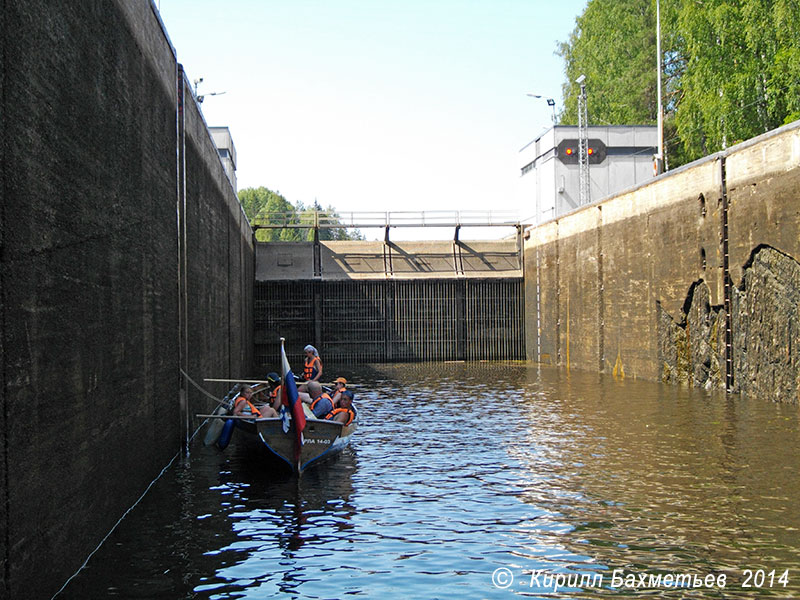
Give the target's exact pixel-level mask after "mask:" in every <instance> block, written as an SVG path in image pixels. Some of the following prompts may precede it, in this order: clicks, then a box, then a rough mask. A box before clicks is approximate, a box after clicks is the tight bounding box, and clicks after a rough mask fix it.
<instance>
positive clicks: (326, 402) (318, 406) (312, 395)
mask: <svg viewBox="0 0 800 600" xmlns="http://www.w3.org/2000/svg"><path fill="white" fill-rule="evenodd" d="M307 387H308V392H298V394H297V397H298V398H299V399H300V400H302V401H303V402H305V403H306V404H310V405H311V411H312V412H313V413H314V416H315V417H316V418H317V419H323V418H325V415H327V414H328V413H329V412H331V411H332V410H333V401H332V400H331V397H330V396H329V395H328V394H326V393H325V392H323V391H322V386H321V385H320V384H319V381H309V382H308V384H307Z"/></svg>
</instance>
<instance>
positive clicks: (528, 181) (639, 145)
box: [519, 125, 658, 224]
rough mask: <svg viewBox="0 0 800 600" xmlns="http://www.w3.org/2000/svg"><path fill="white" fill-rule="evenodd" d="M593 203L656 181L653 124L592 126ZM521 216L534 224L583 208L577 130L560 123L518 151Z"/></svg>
mask: <svg viewBox="0 0 800 600" xmlns="http://www.w3.org/2000/svg"><path fill="white" fill-rule="evenodd" d="M588 139H589V153H590V155H589V182H590V186H589V190H590V194H589V196H590V197H589V201H590V202H594V201H596V200H601V199H602V198H605V197H606V196H611V195H614V194H616V193H618V192H621V191H622V190H624V189H626V188H629V187H631V186H634V185H637V184H639V183H642V182H644V181H647V180H648V179H651V178H652V177H653V155H654V154H655V153H656V151H657V146H658V130H657V128H656V127H655V126H644V125H609V126H604V127H601V126H590V127H588ZM519 164H520V171H521V175H520V184H519V190H520V202H521V207H522V210H521V213H522V214H523V215H524V216H525V217H526V220H527V217H529V216H530V217H531V219H530V221H531V222H532V223H535V224H539V223H543V222H545V221H549V220H550V219H554V218H556V217H559V216H561V215H563V214H566V213H568V212H570V211H572V210H575V209H576V208H578V207H579V206H580V193H579V190H580V167H579V164H578V127H577V126H574V125H556V126H555V127H552V128H551V129H548V130H547V131H545V132H544V133H543V134H542V135H541V136H539V137H538V138H536V139H535V140H533V141H532V142H531V143H530V144H528V145H527V146H525V147H524V148H522V150H520V151H519Z"/></svg>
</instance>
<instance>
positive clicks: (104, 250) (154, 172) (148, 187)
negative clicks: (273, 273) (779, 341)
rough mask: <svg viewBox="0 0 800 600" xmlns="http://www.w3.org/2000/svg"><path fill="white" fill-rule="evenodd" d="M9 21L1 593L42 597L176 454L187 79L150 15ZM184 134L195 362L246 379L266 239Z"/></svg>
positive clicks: (143, 6)
mask: <svg viewBox="0 0 800 600" xmlns="http://www.w3.org/2000/svg"><path fill="white" fill-rule="evenodd" d="M3 6H4V10H3V11H2V22H0V26H2V31H3V36H2V42H0V43H1V44H2V51H0V56H2V57H3V65H2V69H0V73H2V78H1V79H0V81H1V82H2V83H1V84H0V85H2V95H0V98H2V105H1V106H0V123H2V136H0V138H2V153H3V155H2V162H1V163H0V164H1V165H2V167H0V168H1V169H2V173H1V174H0V175H1V176H2V211H1V212H0V214H1V215H2V217H0V218H1V219H2V240H3V242H2V244H3V245H2V255H1V259H0V292H1V293H2V313H3V314H2V320H1V321H2V323H3V329H2V332H1V333H2V341H1V342H0V343H1V344H2V374H3V381H2V384H3V385H2V402H3V411H2V415H3V417H2V420H0V431H1V432H2V433H0V440H2V453H3V455H2V460H3V464H2V471H3V476H2V480H0V489H2V492H1V493H0V534H1V535H2V537H1V538H0V539H2V540H3V544H2V560H3V570H2V578H3V581H2V584H0V590H1V591H0V596H2V597H4V598H5V597H7V598H23V597H24V598H41V597H50V596H51V595H52V594H53V593H55V592H56V591H57V590H58V589H59V588H60V587H61V585H62V584H63V583H64V582H65V580H66V579H67V577H69V576H70V575H71V574H72V573H73V572H75V570H76V569H77V568H78V567H79V566H80V565H81V564H82V563H83V561H84V560H85V558H86V557H87V556H88V554H89V553H90V552H91V551H92V550H93V549H94V548H95V546H96V545H97V544H98V543H99V542H100V540H102V539H103V537H104V536H105V535H106V533H107V532H108V531H109V529H110V528H111V527H112V526H113V525H114V523H115V522H116V521H117V520H118V519H119V517H120V516H121V515H122V514H123V513H124V512H125V510H126V509H127V508H128V507H129V506H131V504H132V503H133V502H134V501H135V500H136V499H137V498H138V497H139V496H140V495H141V493H142V492H143V491H144V490H145V489H146V487H147V485H148V483H149V482H150V481H151V480H152V479H153V478H154V477H155V476H156V475H157V474H158V473H159V472H160V471H161V469H162V468H163V467H164V466H165V465H166V464H167V463H168V462H169V461H170V459H171V458H172V457H173V456H174V455H175V454H176V452H177V451H178V450H179V448H180V443H181V435H180V434H181V426H180V419H179V404H178V387H179V382H180V373H179V361H178V356H179V344H178V341H179V318H178V308H179V295H178V279H179V278H178V272H179V263H178V253H177V247H178V227H177V221H176V202H177V199H178V193H177V190H178V170H177V164H178V160H177V157H178V151H179V150H180V149H181V148H182V145H181V144H180V143H179V139H178V133H177V127H176V123H177V90H178V80H177V62H176V56H175V53H174V51H173V49H172V47H171V46H170V44H169V42H168V40H167V37H166V35H165V33H164V31H163V30H162V27H161V24H160V21H159V19H158V17H157V15H156V12H155V8H154V5H153V4H152V3H150V2H147V1H136V2H128V1H123V0H114V1H107V2H93V1H87V2H45V1H40V0H26V1H25V2H22V1H18V0H7V1H6V2H5V3H4V5H3ZM189 97H191V96H189ZM198 119H199V120H198ZM187 129H188V130H190V131H191V132H192V133H191V140H190V144H189V146H190V147H191V148H192V149H193V150H192V152H193V154H192V157H187V169H188V170H187V180H188V181H189V182H190V187H191V191H190V192H189V194H188V198H189V202H190V203H192V204H193V205H194V204H196V205H197V214H194V215H191V216H190V218H189V219H188V220H187V234H188V236H190V237H191V240H190V246H189V249H190V251H189V253H188V257H189V261H188V263H187V267H188V270H189V271H190V275H189V277H188V282H189V284H190V285H191V286H192V287H191V291H190V293H189V295H188V303H187V304H188V307H189V319H188V320H189V322H190V324H192V325H196V326H198V327H200V329H201V335H199V336H198V337H197V338H196V340H194V341H196V342H197V343H196V346H193V347H192V353H193V356H192V355H190V357H189V358H190V360H189V363H188V364H189V365H190V370H191V368H192V367H193V366H198V367H205V366H209V367H211V366H214V367H218V368H224V369H226V371H225V373H228V372H237V373H239V372H242V370H243V369H245V368H246V369H248V370H249V366H250V362H251V360H250V358H249V357H248V354H249V353H250V352H251V350H250V349H249V348H246V347H247V342H246V341H243V340H242V339H240V338H239V337H230V332H231V331H232V330H237V331H239V330H243V331H251V330H252V326H251V317H249V316H248V314H247V309H246V306H247V304H246V299H247V298H250V297H251V296H252V287H251V286H252V262H253V259H252V239H251V236H252V234H251V232H250V231H249V226H246V225H245V224H244V223H243V221H242V218H241V216H240V215H239V214H238V213H237V212H236V210H234V209H235V206H234V202H235V198H236V197H235V193H234V192H233V190H232V189H230V186H228V189H225V188H224V186H223V185H222V183H221V181H222V179H221V177H224V175H221V173H222V166H221V165H220V164H219V159H218V157H217V155H216V152H215V151H214V150H213V145H209V144H210V143H209V142H208V141H203V140H202V138H203V135H205V136H206V137H208V134H207V133H205V124H204V123H203V122H202V118H200V115H199V113H198V112H197V111H196V110H194V111H192V110H191V108H190V110H189V111H188V114H187ZM201 146H202V147H201ZM195 147H196V148H198V150H196V151H195V150H194V148H195ZM204 211H205V212H204ZM200 213H203V215H202V216H201V214H200ZM203 227H205V229H203ZM209 233H210V234H213V235H208V234H209ZM220 239H221V240H222V241H221V242H220ZM206 280H209V281H211V282H214V287H213V289H210V286H207V285H206V284H205V283H204V282H205V281H206ZM243 282H249V283H243ZM248 285H249V286H250V287H248ZM243 299H245V300H244V303H243ZM243 307H245V308H243ZM211 317H213V318H211ZM219 321H222V322H221V323H220V322H219ZM206 323H211V325H209V326H208V328H203V327H202V326H201V325H204V324H206ZM219 338H222V340H223V341H220V339H219ZM242 345H244V346H245V349H242V347H241V346H242ZM209 354H213V356H209ZM191 374H192V375H193V376H198V375H200V376H202V374H203V371H200V370H199V368H198V371H196V372H192V373H191ZM204 406H207V405H204Z"/></svg>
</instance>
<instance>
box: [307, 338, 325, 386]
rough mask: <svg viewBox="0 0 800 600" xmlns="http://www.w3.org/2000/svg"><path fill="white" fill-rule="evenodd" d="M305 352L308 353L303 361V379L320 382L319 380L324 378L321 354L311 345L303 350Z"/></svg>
mask: <svg viewBox="0 0 800 600" xmlns="http://www.w3.org/2000/svg"><path fill="white" fill-rule="evenodd" d="M303 352H305V353H306V357H305V360H304V361H303V379H305V380H306V381H319V378H320V377H322V359H321V358H320V357H319V352H317V349H316V348H314V346H312V345H311V344H309V345H308V346H306V347H305V348H303Z"/></svg>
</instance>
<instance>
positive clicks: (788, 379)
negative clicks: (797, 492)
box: [525, 123, 800, 401]
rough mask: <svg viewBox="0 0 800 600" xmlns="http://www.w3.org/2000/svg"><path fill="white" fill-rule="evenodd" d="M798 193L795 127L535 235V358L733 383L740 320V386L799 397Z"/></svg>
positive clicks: (529, 279)
mask: <svg viewBox="0 0 800 600" xmlns="http://www.w3.org/2000/svg"><path fill="white" fill-rule="evenodd" d="M723 181H724V183H725V186H724V187H723ZM723 193H726V194H727V196H726V198H727V211H726V210H724V208H725V206H726V203H725V202H723ZM798 196H800V124H798V123H795V124H793V125H789V126H786V127H783V128H781V129H778V130H776V131H774V132H770V133H768V134H765V135H763V136H760V137H759V138H756V139H754V140H750V141H748V142H746V143H744V144H741V145H739V146H736V147H734V148H731V149H729V150H728V151H726V152H724V153H720V154H718V155H714V156H711V157H708V158H707V159H704V160H702V161H698V162H696V163H693V164H691V165H687V166H685V167H683V168H681V169H679V170H677V171H676V172H674V173H669V174H666V175H663V176H661V177H659V178H658V179H654V180H653V181H652V182H650V183H648V184H645V185H642V186H639V187H637V188H635V189H632V190H629V191H627V192H625V193H622V194H620V195H618V196H615V197H612V198H609V199H606V200H603V201H600V202H598V203H595V204H593V205H590V206H587V207H584V208H582V209H580V210H578V211H575V212H573V213H571V214H569V215H566V216H564V217H562V218H560V219H558V220H557V221H553V222H549V223H545V224H543V225H541V226H539V227H536V228H532V229H530V230H528V231H527V232H526V243H525V279H526V340H527V348H528V351H527V352H528V357H529V358H530V359H531V360H537V361H541V362H545V363H550V364H560V365H564V366H568V367H570V368H581V369H600V370H602V371H604V372H607V373H613V374H614V375H616V376H619V377H631V376H633V377H641V378H644V379H652V380H664V381H668V382H675V383H679V382H685V383H690V384H692V385H698V386H704V387H724V386H725V385H726V377H725V369H726V364H725V363H726V356H727V355H726V353H725V330H726V327H727V326H728V324H730V327H731V329H732V340H733V341H734V344H733V346H732V349H731V352H730V364H731V367H730V368H731V370H732V382H733V383H732V388H731V389H733V390H735V391H744V392H747V393H750V394H753V395H757V396H763V397H768V398H773V399H776V400H785V401H797V399H798V389H800V377H799V376H798V373H800V365H798V362H799V361H798V359H797V357H796V352H795V348H797V346H798V344H800V338H798V332H797V330H796V329H797V328H795V327H794V326H792V325H791V323H792V319H791V318H790V316H791V315H794V314H796V312H797V307H796V304H793V303H794V302H795V301H796V297H797V291H796V290H797V283H796V276H795V266H796V264H797V258H798V256H800V248H799V247H798V246H799V245H800V242H799V241H798V236H797V231H798V226H800V208H799V207H800V203H799V202H798V200H799V199H800V198H798ZM725 223H726V224H727V233H728V239H727V242H728V248H729V257H730V260H729V271H728V272H727V273H726V272H725V269H724V256H723V253H724V247H725V246H724V244H723V224H725ZM762 249H765V250H766V249H774V250H775V252H776V253H769V252H761V253H759V250H762ZM748 272H750V274H749V275H748ZM726 277H729V278H730V279H729V281H730V289H731V292H730V295H731V308H730V310H729V311H728V312H729V313H730V314H729V315H728V314H727V313H726V312H725V310H724V304H725V303H724V298H725V282H726ZM757 280H761V281H765V282H766V281H769V285H767V284H766V283H764V284H763V285H757V284H755V283H754V282H755V281H757ZM742 307H747V309H746V310H745V309H744V308H742ZM768 315H773V316H772V318H767V316H768ZM778 315H780V316H778ZM776 320H777V321H779V322H780V323H783V325H782V326H780V327H778V329H779V333H776V327H777V324H776V322H775V321H776ZM745 332H746V335H745ZM776 365H777V366H776Z"/></svg>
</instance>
